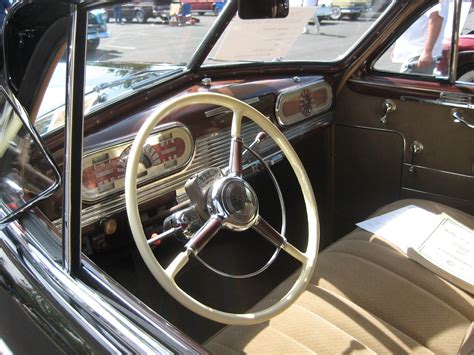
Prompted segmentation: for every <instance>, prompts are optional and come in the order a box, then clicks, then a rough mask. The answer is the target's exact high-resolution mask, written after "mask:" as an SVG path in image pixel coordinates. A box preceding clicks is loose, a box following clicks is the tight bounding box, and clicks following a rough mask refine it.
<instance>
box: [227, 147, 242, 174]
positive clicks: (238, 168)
mask: <svg viewBox="0 0 474 355" xmlns="http://www.w3.org/2000/svg"><path fill="white" fill-rule="evenodd" d="M242 150H243V143H242V139H240V138H232V141H231V143H230V159H229V173H230V174H231V175H234V176H242Z"/></svg>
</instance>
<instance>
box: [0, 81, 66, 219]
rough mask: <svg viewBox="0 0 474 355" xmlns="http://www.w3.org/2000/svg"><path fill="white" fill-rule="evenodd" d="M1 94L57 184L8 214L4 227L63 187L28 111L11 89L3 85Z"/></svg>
mask: <svg viewBox="0 0 474 355" xmlns="http://www.w3.org/2000/svg"><path fill="white" fill-rule="evenodd" d="M1 94H3V95H4V97H5V99H6V100H7V102H8V103H9V104H10V105H11V106H12V108H13V110H14V111H15V112H16V114H17V115H18V118H19V119H20V121H21V122H22V123H23V126H24V127H25V129H26V131H27V132H28V133H29V134H30V136H31V138H32V140H33V141H34V142H35V143H36V145H37V146H38V148H39V150H40V151H41V153H42V154H43V156H44V157H45V159H46V160H47V162H48V163H49V165H50V166H51V168H52V170H53V173H54V177H55V183H54V184H53V185H51V186H50V187H49V188H48V189H46V190H45V191H44V192H42V193H41V194H39V195H38V196H36V197H35V198H33V199H31V200H30V201H28V202H26V203H25V204H24V205H23V206H22V207H20V208H18V209H16V210H14V211H12V212H10V213H7V215H6V216H5V217H3V218H2V219H0V225H3V224H6V223H9V222H11V221H13V220H15V219H16V218H17V217H18V215H19V214H21V213H23V212H25V211H27V210H28V209H30V208H31V207H33V206H34V205H35V204H36V203H37V202H39V201H42V200H44V199H46V198H48V197H50V196H51V195H52V194H54V193H55V192H56V191H57V190H58V188H59V186H61V183H62V178H61V173H60V172H59V168H58V166H57V164H56V162H55V161H54V160H53V157H52V156H51V154H50V153H49V151H48V150H47V149H46V148H45V145H44V144H43V141H42V139H41V136H40V135H39V134H38V132H37V131H36V129H35V128H34V126H33V124H32V123H31V122H30V120H29V118H28V114H27V112H26V110H25V109H24V108H23V107H22V106H21V104H20V102H19V101H18V99H17V98H16V97H15V95H13V93H11V92H10V91H9V89H7V88H5V87H4V86H3V85H2V86H0V95H1Z"/></svg>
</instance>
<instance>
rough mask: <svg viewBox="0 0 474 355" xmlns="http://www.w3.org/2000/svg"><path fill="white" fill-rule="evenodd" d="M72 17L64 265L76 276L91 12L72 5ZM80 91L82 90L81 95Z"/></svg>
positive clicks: (68, 82)
mask: <svg viewBox="0 0 474 355" xmlns="http://www.w3.org/2000/svg"><path fill="white" fill-rule="evenodd" d="M69 17H70V22H71V24H70V26H69V33H68V49H67V73H66V75H67V80H66V117H65V125H64V135H65V140H64V142H65V143H64V167H63V176H64V184H63V191H64V192H63V212H62V213H63V221H64V222H63V225H62V229H63V230H62V235H63V260H62V264H63V268H64V269H65V270H67V272H69V273H70V274H73V273H76V272H78V271H79V269H80V263H81V233H82V229H81V216H82V214H81V211H82V200H81V186H82V155H83V151H82V150H83V137H84V124H83V112H84V97H83V93H84V89H83V88H84V75H83V74H84V73H83V72H82V76H81V72H80V71H79V70H80V68H82V71H84V61H85V56H86V54H85V52H86V47H85V46H86V40H85V37H86V36H87V34H86V33H85V32H86V31H87V29H86V28H87V11H86V10H84V9H82V10H81V9H79V8H78V5H76V4H71V5H70V15H69ZM81 35H83V38H81ZM81 55H82V58H81ZM76 74H77V75H76ZM76 89H78V90H77V92H76ZM76 159H77V160H76ZM77 174H79V176H77Z"/></svg>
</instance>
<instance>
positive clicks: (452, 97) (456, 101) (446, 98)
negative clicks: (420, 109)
mask: <svg viewBox="0 0 474 355" xmlns="http://www.w3.org/2000/svg"><path fill="white" fill-rule="evenodd" d="M473 98H474V95H469V94H462V93H449V92H441V93H440V94H439V98H438V99H425V98H421V97H417V96H405V95H404V96H400V100H402V101H414V102H420V103H426V104H433V105H442V106H448V107H459V108H466V109H472V108H474V105H473V104H472V99H473Z"/></svg>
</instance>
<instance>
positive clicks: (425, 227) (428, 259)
mask: <svg viewBox="0 0 474 355" xmlns="http://www.w3.org/2000/svg"><path fill="white" fill-rule="evenodd" d="M357 226H359V227H360V228H363V229H365V230H367V231H369V232H371V233H374V234H377V235H378V236H379V237H381V238H383V239H384V240H385V241H387V242H388V243H389V244H391V245H393V246H394V247H397V248H399V249H400V251H401V252H403V253H404V254H405V255H407V256H408V257H410V258H411V259H413V260H414V261H416V262H418V263H420V264H421V265H423V266H424V267H426V268H427V269H429V270H431V271H432V272H434V273H436V274H438V275H439V276H441V277H443V278H444V279H446V280H448V281H450V282H451V283H453V284H455V285H457V286H458V287H460V288H463V289H464V290H466V291H468V292H471V293H474V231H473V230H472V229H470V228H468V227H467V226H465V225H463V224H462V223H460V222H458V221H456V220H455V219H453V218H452V217H450V216H449V215H447V214H445V213H441V214H435V213H431V212H429V211H426V210H424V209H422V208H420V207H416V206H413V205H410V206H407V207H404V208H401V209H398V210H395V211H392V212H389V213H386V214H384V215H380V216H377V217H374V218H370V219H368V220H366V221H363V222H360V223H357Z"/></svg>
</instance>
